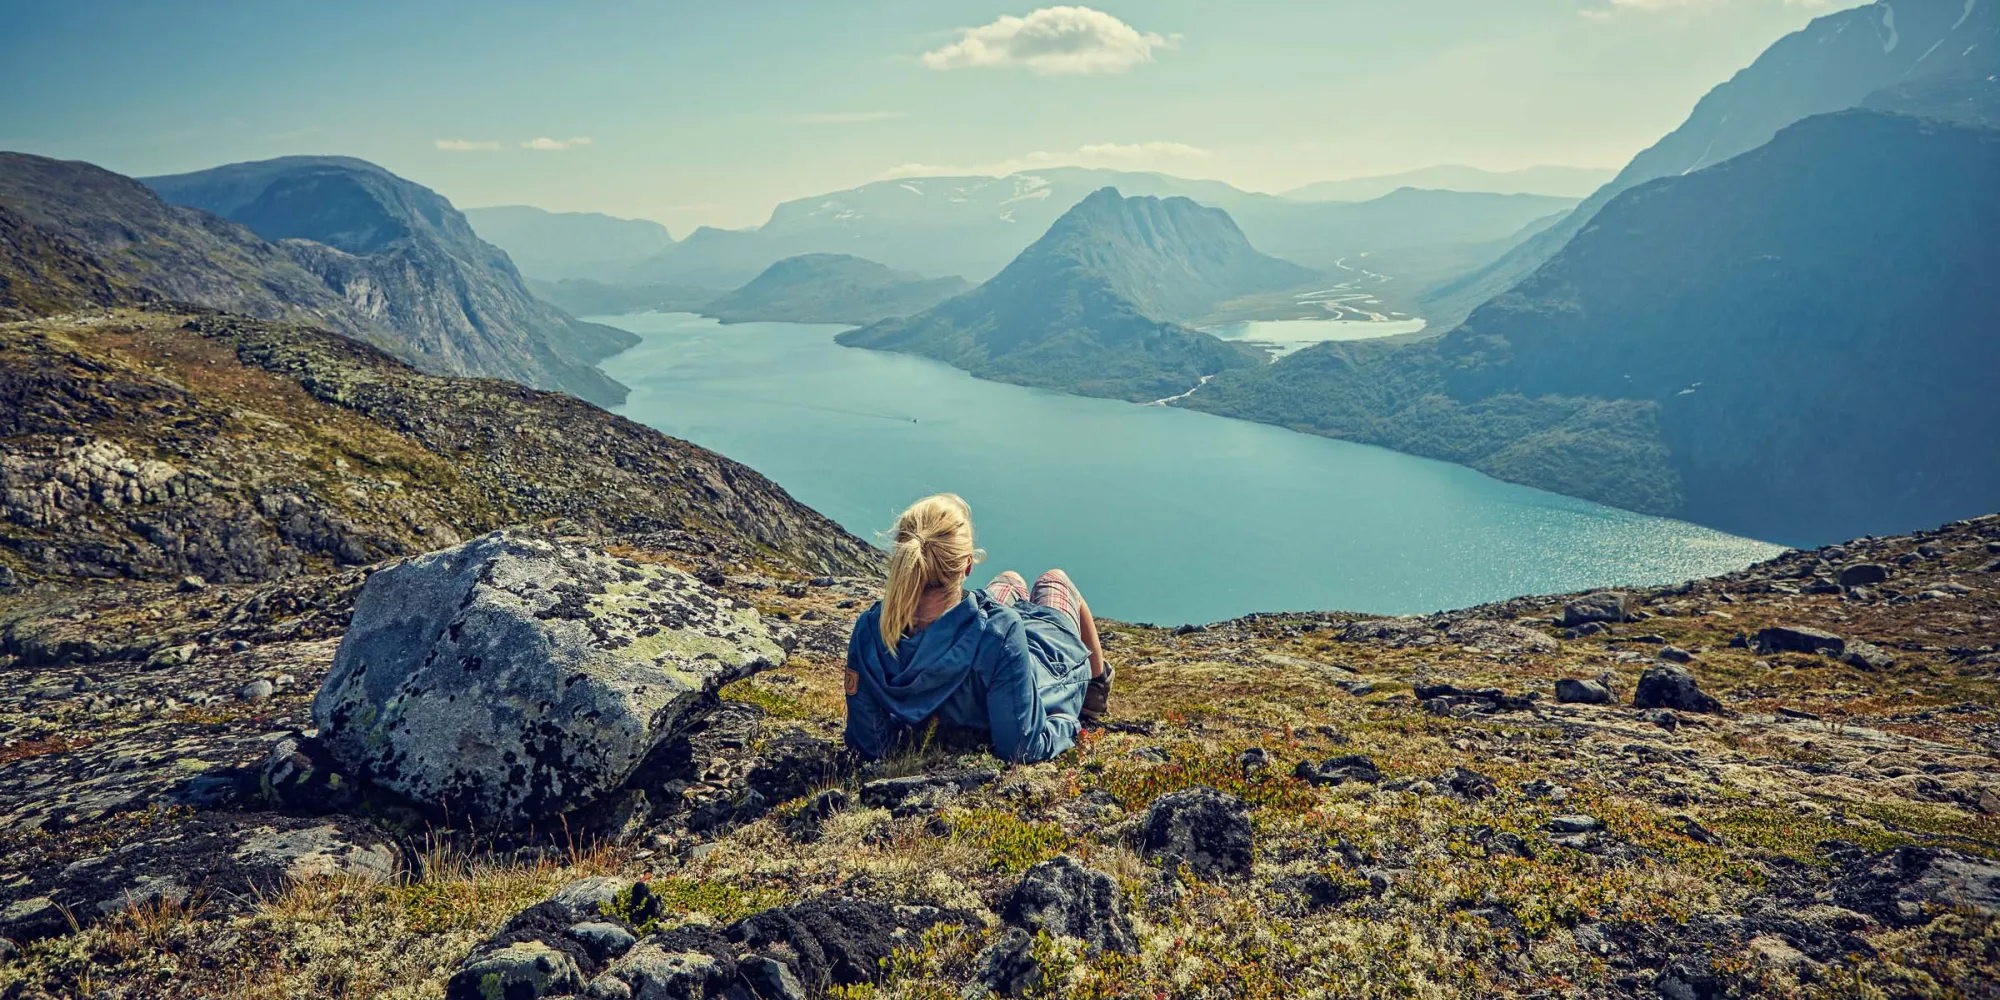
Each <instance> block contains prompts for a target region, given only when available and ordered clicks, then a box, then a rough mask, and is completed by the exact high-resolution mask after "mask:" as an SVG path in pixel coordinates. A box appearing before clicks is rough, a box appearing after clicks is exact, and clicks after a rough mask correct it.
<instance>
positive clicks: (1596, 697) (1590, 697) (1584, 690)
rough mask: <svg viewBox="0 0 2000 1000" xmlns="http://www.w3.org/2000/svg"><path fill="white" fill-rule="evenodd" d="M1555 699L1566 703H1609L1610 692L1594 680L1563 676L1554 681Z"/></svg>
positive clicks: (1610, 699)
mask: <svg viewBox="0 0 2000 1000" xmlns="http://www.w3.org/2000/svg"><path fill="white" fill-rule="evenodd" d="M1556 700H1557V701H1559V702H1562V703H1563V704H1566V705H1609V704H1611V701H1612V698H1611V692H1610V691H1608V690H1606V689H1605V687H1604V685H1602V684H1599V683H1597V682H1596V681H1586V680H1578V679H1577V678H1574V677H1565V678H1563V679H1561V680H1559V681H1556Z"/></svg>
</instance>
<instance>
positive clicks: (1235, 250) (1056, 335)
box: [839, 188, 1313, 400]
mask: <svg viewBox="0 0 2000 1000" xmlns="http://www.w3.org/2000/svg"><path fill="white" fill-rule="evenodd" d="M1312 277H1313V274H1312V273H1311V272H1309V271H1306V270H1305V269H1303V268H1300V267H1298V266H1296V265H1293V264H1289V263H1287V262H1285V261H1281V260H1278V259H1276V258H1272V257H1266V256H1264V255H1263V254H1260V253H1258V252H1257V251H1256V250H1255V249H1254V248H1252V247H1251V245H1250V242H1249V241H1248V240H1246V239H1244V237H1243V233H1242V231H1240V230H1238V229H1237V228H1236V224H1235V223H1234V222H1233V221H1231V219H1230V218H1229V215H1228V213H1226V212H1223V211H1222V210H1220V209H1215V208H1204V207H1202V206H1200V205H1197V204H1195V203H1194V202H1192V201H1189V200H1188V199H1186V198H1166V199H1160V198H1152V197H1134V198H1126V197H1123V196H1121V195H1120V194H1119V193H1118V191H1117V190H1116V189H1114V188H1104V189H1102V190H1100V191H1097V192H1096V193H1094V194H1092V195H1090V196H1089V197H1088V198H1085V199H1084V200H1083V201H1081V202H1079V203H1077V205H1076V207H1074V208H1072V209H1070V210H1069V211H1068V212H1066V213H1064V214H1063V216H1062V217H1061V218H1060V219H1057V220H1056V222H1055V224H1054V225H1052V226H1050V227H1049V231H1048V232H1047V233H1044V234H1043V235H1042V238H1041V239H1039V240H1036V241H1035V243H1034V244H1033V245H1032V246H1029V247H1028V248H1027V249H1026V250H1024V251H1022V252H1021V255H1020V256H1018V257H1016V258H1015V259H1014V262H1013V263H1011V264H1008V265H1007V267H1006V269H1005V270H1003V271H1001V272H1000V273H999V274H998V275H996V276H994V277H993V279H992V280H990V281H988V282H986V283H985V284H983V285H980V286H979V287H978V288H975V289H973V290H972V291H970V292H967V293H966V294H964V295H961V296H958V297H957V298H954V299H950V300H948V301H946V302H943V303H940V304H939V305H937V306H935V307H933V308H931V309H928V310H926V311H924V312H922V313H919V314H917V315H915V316H912V317H909V318H908V319H897V320H885V321H883V322H880V323H876V324H874V325H872V326H868V327H864V328H862V329H859V330H850V331H848V332H846V333H843V334H841V335H840V337H839V340H840V342H841V343H843V344H847V345H849V346H852V347H868V348H874V349H876V350H887V351H902V352H905V353H910V354H921V355H924V356H926V357H931V358H936V359H938V360H940V361H945V362H947V363H950V364H952V365H955V366H957V367H959V368H963V369H965V370H966V371H969V372H971V373H972V374H974V375H978V376H980V377H981V378H991V379H998V380H1000V381H1005V382H1017V383H1020V384H1023V385H1038V386H1045V387H1049V388H1057V389H1064V390H1068V391H1071V392H1078V393H1082V394H1084V395H1091V396H1114V397H1118V398H1123V399H1133V400H1148V399H1159V398H1163V397H1166V396H1170V395H1174V394H1176V393H1179V392H1182V391H1184V390H1186V389H1187V388H1188V387H1189V386H1191V385H1194V384H1196V383H1197V382H1199V381H1201V380H1202V379H1203V378H1204V377H1206V376H1209V375H1213V374H1215V373H1216V372H1219V371H1222V370H1224V369H1228V368H1236V367H1242V366H1247V365H1256V364H1260V363H1261V362H1262V361H1263V355H1262V354H1261V353H1260V352H1258V351H1256V350H1254V349H1252V348H1249V347H1247V346H1244V345H1241V344H1232V343H1228V342H1226V341H1223V340H1220V339H1218V338H1216V337H1213V336H1210V335H1209V334H1206V333H1202V332H1200V331H1197V330H1193V329H1190V328H1188V327H1186V326H1183V325H1181V323H1182V321H1185V320H1189V319H1193V318H1196V317H1198V316H1200V315H1202V314H1204V313H1206V312H1208V311H1209V310H1212V309H1213V308H1215V307H1216V306H1217V305H1220V304H1221V303H1223V302H1225V301H1227V300H1229V299H1232V298H1235V297H1237V296H1242V295H1251V294H1256V293H1259V292H1272V291H1280V290H1284V289H1287V288H1291V287H1295V286H1297V285H1298V283H1299V282H1301V281H1306V280H1310V279H1312Z"/></svg>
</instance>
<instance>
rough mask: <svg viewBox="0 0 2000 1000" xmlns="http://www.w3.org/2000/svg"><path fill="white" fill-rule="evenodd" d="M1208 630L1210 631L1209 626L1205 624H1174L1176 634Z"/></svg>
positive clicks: (1191, 633)
mask: <svg viewBox="0 0 2000 1000" xmlns="http://www.w3.org/2000/svg"><path fill="white" fill-rule="evenodd" d="M1206 631H1208V627H1207V626H1205V625H1194V624H1187V625H1176V626H1174V634H1175V635H1193V634H1195V633H1196V632H1206Z"/></svg>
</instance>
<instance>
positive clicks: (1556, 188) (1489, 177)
mask: <svg viewBox="0 0 2000 1000" xmlns="http://www.w3.org/2000/svg"><path fill="white" fill-rule="evenodd" d="M1617 173H1618V172H1617V171H1616V170H1605V169H1602V168H1599V167H1558V166H1538V167H1525V168H1522V169H1520V170H1481V169H1479V168H1478V167H1466V166H1458V165H1455V164H1447V165H1444V166H1436V167H1422V168H1419V169H1417V170H1405V171H1403V172H1402V173H1399V174H1381V175H1377V176H1372V177H1349V178H1346V179H1344V180H1337V181H1319V182H1317V183H1314V184H1307V185H1305V186H1303V187H1296V188H1293V189H1292V190H1290V191H1286V192H1285V197H1287V198H1292V199H1295V200H1297V201H1368V200H1370V199H1372V198H1380V197H1382V196H1383V195H1385V194H1388V193H1389V192H1391V191H1394V190H1396V189H1397V188H1430V189H1433V190H1444V191H1462V192H1481V193H1486V194H1538V195H1547V196H1550V197H1556V198H1582V197H1584V196H1585V195H1588V194H1590V193H1591V192H1592V191H1595V190H1597V188H1598V187H1599V186H1600V185H1602V184H1603V183H1604V182H1606V181H1608V180H1610V179H1611V178H1612V177H1614V176H1616V175H1617Z"/></svg>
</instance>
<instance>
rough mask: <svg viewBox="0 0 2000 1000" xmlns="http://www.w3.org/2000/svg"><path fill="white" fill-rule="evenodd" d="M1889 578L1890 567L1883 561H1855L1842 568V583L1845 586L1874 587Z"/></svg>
mask: <svg viewBox="0 0 2000 1000" xmlns="http://www.w3.org/2000/svg"><path fill="white" fill-rule="evenodd" d="M1888 579H1889V567H1887V566H1884V565H1882V564H1881V563H1855V564H1854V565H1852V566H1845V567H1842V568H1841V570H1840V585H1841V586H1843V587H1872V586H1874V585H1876V584H1878V583H1885V582H1887V581H1888Z"/></svg>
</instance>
